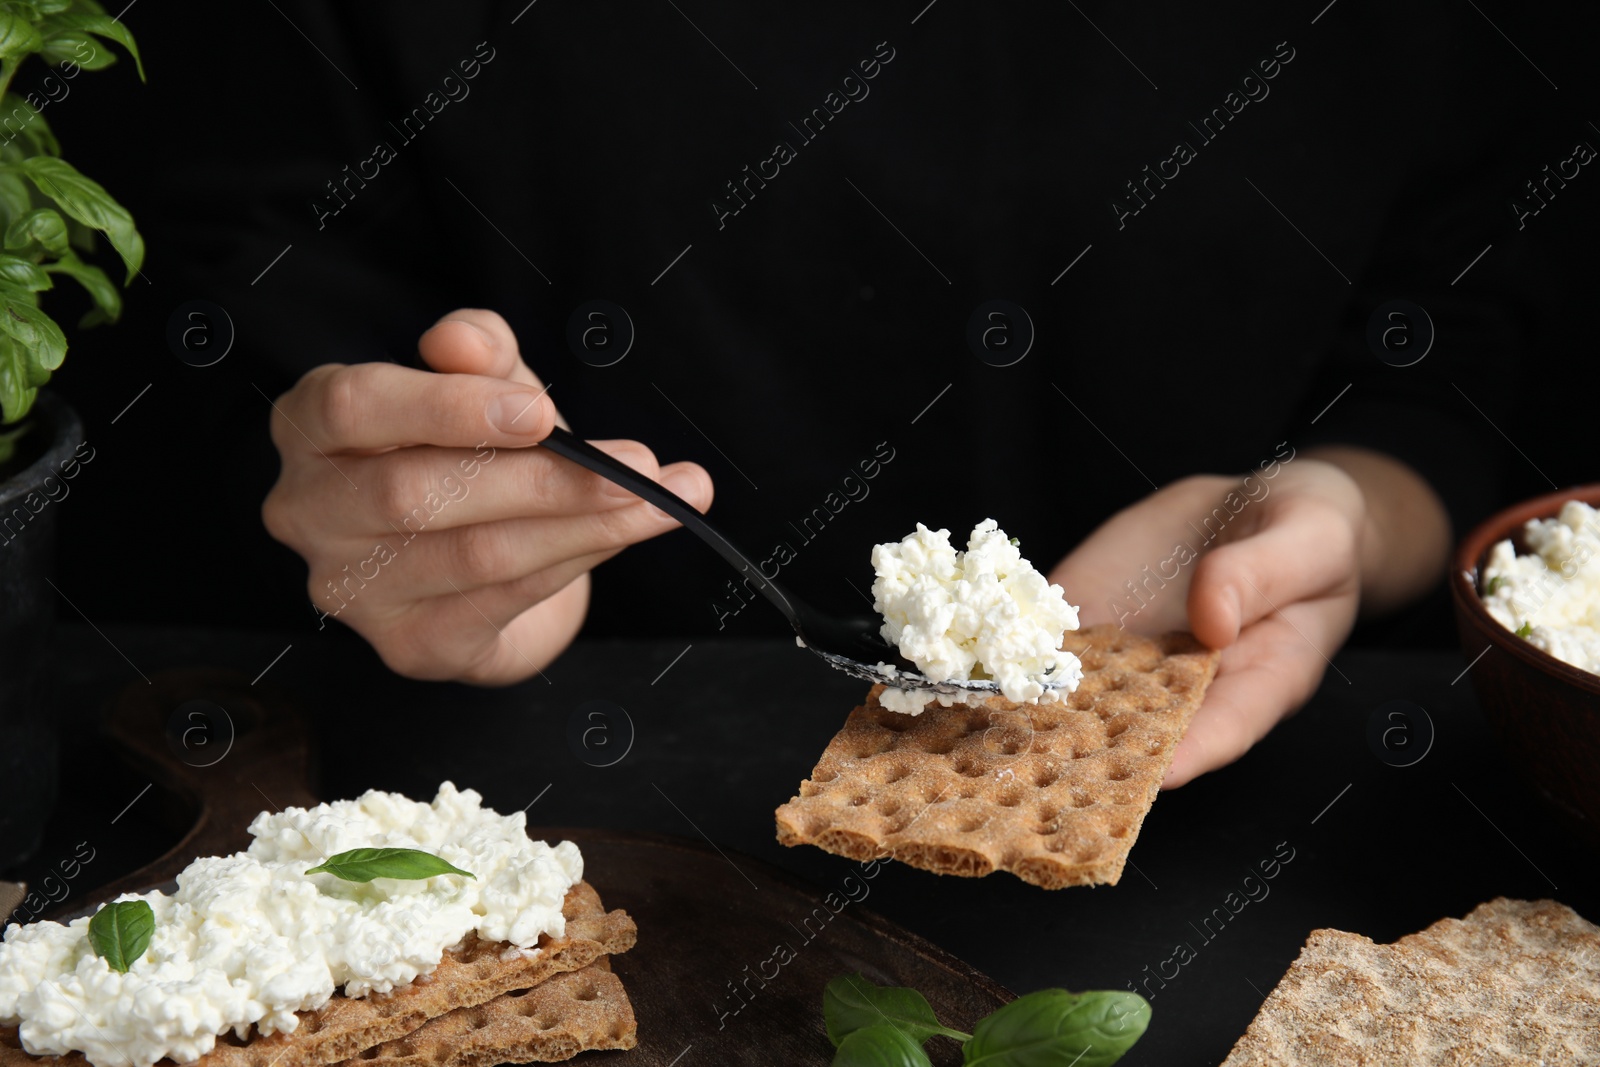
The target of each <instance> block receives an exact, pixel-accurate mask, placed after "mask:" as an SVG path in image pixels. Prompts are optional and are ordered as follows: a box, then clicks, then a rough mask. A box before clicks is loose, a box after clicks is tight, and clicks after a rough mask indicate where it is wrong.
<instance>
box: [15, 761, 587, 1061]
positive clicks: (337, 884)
mask: <svg viewBox="0 0 1600 1067" xmlns="http://www.w3.org/2000/svg"><path fill="white" fill-rule="evenodd" d="M481 802H482V798H481V797H480V796H479V795H478V794H477V793H476V792H474V791H473V790H471V789H467V790H463V791H459V792H458V791H457V790H456V787H455V786H454V785H452V784H451V783H449V782H445V783H444V784H443V785H441V786H440V787H439V794H438V796H437V797H435V798H434V801H433V803H432V804H424V803H420V802H417V801H414V800H409V799H407V798H406V797H404V796H401V795H400V794H398V793H382V792H378V791H377V790H372V791H370V792H368V793H366V794H365V795H363V796H361V797H360V798H359V799H356V800H342V801H336V802H334V803H331V804H318V805H317V806H316V807H313V808H309V809H307V808H288V809H286V810H284V811H282V812H280V813H276V814H273V813H269V812H262V813H261V814H260V815H258V816H256V818H255V819H254V820H253V821H252V822H251V823H250V833H251V835H252V836H254V837H255V841H254V842H253V843H252V844H251V845H250V847H249V849H248V850H246V851H244V852H236V853H234V854H233V855H231V856H203V857H201V858H199V859H197V860H195V861H194V862H193V863H191V864H190V865H189V866H188V867H186V868H185V869H184V871H183V873H182V874H180V875H178V889H177V892H175V893H173V894H172V895H170V896H169V895H167V894H166V893H160V892H152V893H143V894H138V895H134V894H124V895H123V896H122V897H120V898H118V899H120V900H144V901H147V902H148V903H149V905H150V908H151V910H152V911H153V912H154V913H155V931H154V933H153V935H152V936H151V938H150V944H149V948H148V949H147V950H146V951H145V952H144V953H143V954H141V955H140V956H139V958H137V959H135V960H134V961H133V963H132V964H131V966H129V968H128V970H127V971H126V972H120V971H117V970H113V969H112V967H111V966H110V965H109V964H108V963H107V962H106V960H105V959H103V958H101V957H100V956H98V955H96V954H95V952H94V949H93V947H92V945H91V944H90V941H89V937H88V928H89V919H88V918H82V919H74V920H73V921H72V922H71V923H69V924H67V925H62V924H61V923H56V922H36V923H30V924H29V925H27V926H19V925H17V924H15V923H13V924H12V925H11V926H9V927H7V929H6V932H5V940H4V941H3V942H0V1022H5V1023H13V1024H14V1023H20V1024H21V1037H22V1042H23V1046H24V1048H25V1049H26V1050H27V1051H28V1052H31V1053H34V1054H35V1055H50V1054H56V1055H59V1054H62V1053H66V1052H69V1051H72V1050H77V1051H80V1052H82V1053H83V1054H84V1055H85V1056H86V1057H87V1058H88V1060H89V1062H90V1063H91V1064H94V1067H149V1065H150V1064H153V1063H154V1062H155V1061H157V1060H159V1059H161V1058H163V1057H170V1058H171V1059H173V1060H176V1061H177V1062H179V1063H186V1062H190V1061H193V1060H195V1059H198V1058H199V1057H200V1056H202V1055H204V1054H205V1053H207V1052H209V1051H211V1048H212V1046H213V1045H214V1044H215V1043H216V1039H217V1036H218V1035H219V1034H221V1033H224V1032H225V1031H227V1030H230V1029H231V1030H233V1031H234V1032H235V1033H236V1034H238V1035H239V1036H240V1037H245V1036H247V1035H248V1033H249V1030H250V1027H251V1025H252V1024H254V1025H255V1027H256V1028H257V1029H258V1030H259V1032H260V1033H262V1034H271V1033H277V1032H284V1033H291V1032H293V1031H294V1030H295V1029H296V1027H297V1026H298V1025H299V1020H298V1018H296V1016H295V1014H294V1013H295V1012H297V1011H302V1010H307V1009H312V1008H318V1007H321V1006H322V1005H323V1004H325V1003H327V1001H328V998H329V997H331V996H332V995H333V993H334V991H335V990H336V989H338V988H339V987H341V986H342V987H343V989H344V992H345V994H346V995H348V996H353V997H359V996H364V995H365V994H367V993H370V992H379V993H383V992H388V991H389V990H391V989H393V988H394V987H396V986H401V985H405V984H406V983H408V982H411V981H413V980H414V979H416V978H417V977H418V976H419V975H424V974H427V973H428V972H430V971H432V970H433V969H434V968H435V967H437V966H438V965H439V961H440V959H441V957H442V956H443V954H444V951H445V949H447V948H450V947H452V946H454V945H456V944H457V943H459V942H460V941H462V940H463V939H464V938H465V937H466V936H467V935H468V934H472V933H476V934H477V935H478V936H479V937H481V938H483V939H485V940H488V941H509V942H510V943H511V944H512V945H516V946H519V947H523V948H528V947H530V946H534V945H535V944H536V943H537V941H538V939H539V935H540V934H543V933H549V934H551V935H552V936H559V935H561V934H562V933H563V932H564V931H565V928H566V920H565V919H564V917H563V916H562V914H561V905H562V901H563V900H564V898H565V897H566V893H567V890H568V889H569V888H570V887H571V886H572V885H573V884H574V883H576V882H577V881H578V880H579V879H580V878H582V877H583V857H582V856H581V855H580V854H579V852H578V846H577V845H575V844H573V843H572V842H571V841H563V842H561V843H560V844H559V845H556V846H554V847H552V846H550V845H548V844H546V843H544V842H543V841H533V840H530V839H529V837H528V834H527V831H526V830H525V829H524V827H525V824H526V819H525V817H524V816H523V814H522V813H521V812H517V813H515V814H512V815H499V814H496V813H495V812H494V811H491V810H490V809H488V808H485V807H483V806H482V803H481ZM361 848H411V849H418V850H421V851H424V852H428V853H431V854H433V855H436V856H438V857H439V858H441V859H444V860H446V861H447V862H449V863H451V864H453V865H455V866H456V867H459V868H461V869H462V870H465V871H470V872H472V874H473V875H474V877H471V878H468V877H463V876H460V875H438V876H435V877H431V878H426V879H420V880H402V879H398V878H375V879H373V880H372V881H370V882H350V881H344V880H342V879H340V878H337V877H335V876H334V875H332V874H311V875H308V874H306V873H305V872H306V871H307V870H308V869H309V868H311V867H314V866H316V865H318V864H320V863H322V862H323V861H324V860H326V859H328V858H329V857H331V856H334V855H337V854H338V853H341V852H346V851H349V850H351V849H361Z"/></svg>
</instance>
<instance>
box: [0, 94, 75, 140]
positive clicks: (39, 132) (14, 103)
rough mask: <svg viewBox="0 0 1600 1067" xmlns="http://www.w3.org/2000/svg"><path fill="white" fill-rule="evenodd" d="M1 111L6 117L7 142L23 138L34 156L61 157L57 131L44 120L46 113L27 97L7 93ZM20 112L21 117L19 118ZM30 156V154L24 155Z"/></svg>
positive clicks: (2, 101) (1, 103) (1, 101)
mask: <svg viewBox="0 0 1600 1067" xmlns="http://www.w3.org/2000/svg"><path fill="white" fill-rule="evenodd" d="M0 111H3V112H4V113H5V116H6V122H5V125H4V130H5V134H6V142H7V143H10V142H11V141H14V140H16V139H17V138H18V137H21V138H22V139H23V140H24V141H26V142H27V143H28V145H29V146H30V147H32V149H33V152H32V154H33V155H41V156H59V155H60V154H61V142H60V141H58V140H56V135H55V131H54V130H52V129H51V128H50V124H49V123H48V122H46V121H45V120H44V113H43V112H42V111H40V110H39V109H38V108H36V107H34V106H33V104H32V103H30V102H29V101H28V98H27V97H26V96H19V95H17V94H16V93H7V94H6V95H5V99H4V100H0ZM19 112H20V114H21V117H20V118H19V117H18V116H19ZM18 147H21V146H20V145H19V146H18ZM23 154H24V155H28V154H29V153H26V152H25V153H23Z"/></svg>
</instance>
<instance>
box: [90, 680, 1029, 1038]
mask: <svg viewBox="0 0 1600 1067" xmlns="http://www.w3.org/2000/svg"><path fill="white" fill-rule="evenodd" d="M151 682H152V683H153V684H151V685H148V686H147V685H138V686H130V687H129V688H128V689H126V690H125V691H124V692H123V694H122V695H121V697H120V698H119V699H118V700H117V702H116V703H115V705H114V706H113V708H112V710H111V713H110V715H109V717H108V722H107V726H108V729H109V732H110V734H111V736H112V737H113V738H114V739H115V740H116V742H117V743H118V744H119V745H120V746H121V747H122V748H123V749H124V750H125V751H126V753H127V755H128V757H129V758H130V759H131V760H132V761H134V762H135V763H137V764H138V765H139V766H140V767H141V768H143V769H144V770H146V771H147V772H149V773H150V774H151V775H152V777H153V778H154V781H155V783H156V785H157V786H158V787H159V788H163V789H165V790H167V792H168V795H169V798H171V799H173V800H175V801H177V802H180V803H186V804H188V805H189V806H190V808H191V809H192V810H193V811H194V812H195V822H194V828H193V829H192V830H191V831H190V832H189V833H188V834H187V835H186V836H185V837H184V838H183V839H182V840H181V841H180V842H179V843H178V844H177V845H176V846H175V847H174V848H173V849H172V850H171V851H170V852H168V853H167V854H166V855H165V856H162V857H160V858H159V859H157V860H156V861H154V862H153V863H151V864H149V865H147V866H145V867H143V868H141V869H140V870H138V871H135V872H134V873H133V874H131V875H129V876H127V877H126V878H123V879H119V880H118V881H116V882H114V883H112V884H111V885H108V886H105V887H103V888H101V889H100V890H97V891H96V892H95V893H93V894H91V895H90V896H89V897H88V898H87V902H88V904H90V905H93V904H96V903H99V902H101V901H105V900H109V899H111V898H112V897H114V896H115V895H117V894H118V893H122V892H137V891H143V890H145V889H148V888H150V887H153V886H161V885H163V884H164V883H169V882H170V879H171V878H172V877H173V876H174V875H175V874H177V872H178V871H180V870H182V869H183V867H184V866H186V865H187V864H188V863H189V861H190V860H192V859H193V858H194V857H195V856H197V855H208V854H213V855H214V854H224V853H228V852H233V851H237V850H239V849H242V848H244V847H245V846H246V845H248V844H249V840H250V838H249V835H248V834H247V833H246V832H245V827H246V825H247V824H248V823H249V821H250V819H251V818H252V817H253V816H254V815H255V814H256V813H257V812H258V811H260V810H262V809H264V808H282V807H286V806H289V805H302V806H303V805H308V804H314V803H317V800H316V798H315V797H314V796H313V794H312V792H311V788H310V781H311V773H312V765H313V754H312V750H311V746H310V743H309V735H308V733H307V731H306V728H305V723H304V721H303V719H302V718H301V716H300V715H299V713H298V711H297V710H296V708H295V707H294V705H293V703H292V702H291V701H290V700H289V699H288V697H287V696H286V695H285V694H284V693H282V692H280V691H277V690H274V689H272V688H269V687H264V686H257V687H253V686H251V685H249V684H248V682H247V681H246V679H245V678H244V676H242V675H237V674H234V673H233V672H227V671H214V670H186V671H173V672H167V673H165V674H161V675H157V676H155V677H153V678H152V679H151ZM202 701H203V702H206V704H198V703H195V702H202ZM207 704H209V705H210V706H211V708H221V709H222V714H221V715H219V714H218V713H217V712H216V711H213V710H210V708H208V707H207V706H206V705H207ZM197 711H198V712H200V713H201V714H200V715H199V716H198V717H197V716H196V715H195V714H194V713H195V712H197ZM202 730H203V731H205V733H204V734H201V733H199V732H197V731H202ZM185 731H188V734H187V737H185ZM202 739H203V741H202ZM223 744H227V745H228V746H229V747H228V749H227V755H226V758H216V759H215V762H210V761H211V760H213V759H214V758H215V757H217V756H218V754H219V753H221V751H222V749H221V747H220V746H221V745H223ZM207 746H213V747H209V748H208V747H207ZM529 833H530V834H532V835H533V836H535V837H540V838H544V839H547V840H551V841H555V840H560V839H570V840H572V841H575V842H577V844H578V846H579V847H580V848H581V849H582V850H583V858H584V877H585V879H586V880H587V881H588V882H589V883H590V884H592V885H593V886H594V887H595V888H596V889H597V890H598V891H599V892H600V896H601V899H602V900H603V901H604V902H605V904H606V906H607V907H608V908H623V909H625V910H626V911H627V912H628V913H629V914H630V915H632V916H633V919H634V921H635V922H636V923H637V924H638V927H639V941H638V944H637V945H636V946H635V947H634V948H633V949H632V950H631V951H629V952H627V953H625V954H623V955H621V956H617V957H615V958H614V959H613V961H612V962H613V968H614V970H615V971H616V972H617V974H618V975H619V976H620V977H621V979H622V983H623V986H624V987H625V988H626V989H627V991H628V996H629V998H630V999H631V1000H632V1002H633V1007H634V1012H635V1014H636V1015H637V1017H638V1021H639V1045H638V1047H637V1048H635V1049H632V1050H630V1051H627V1052H591V1053H585V1054H583V1055H582V1056H579V1057H578V1058H577V1059H575V1060H573V1061H571V1062H574V1063H596V1064H598V1063H611V1062H615V1063H617V1064H619V1065H621V1064H628V1065H638V1067H676V1065H681V1067H692V1065H695V1064H743V1063H774V1064H813V1063H814V1064H826V1063H828V1062H829V1060H830V1059H831V1058H832V1054H833V1048H832V1045H831V1044H830V1043H829V1042H828V1038H827V1034H826V1032H825V1031H824V1029H823V1025H822V989H823V986H825V985H826V984H827V982H828V981H829V980H830V979H832V978H833V977H835V976H836V975H840V974H845V973H849V972H853V971H859V972H861V973H862V974H864V975H866V976H867V977H868V978H870V979H871V980H873V981H875V982H878V983H880V984H895V985H909V986H914V987H916V988H917V989H919V990H921V991H922V992H923V994H924V995H926V996H927V998H928V1000H929V1002H930V1003H932V1005H933V1007H934V1010H935V1012H936V1013H937V1014H938V1016H939V1018H940V1020H941V1021H942V1022H944V1023H945V1025H947V1026H953V1027H955V1028H957V1029H960V1030H967V1031H970V1030H971V1029H972V1025H973V1024H974V1023H975V1022H976V1021H977V1020H978V1019H980V1018H982V1017H983V1016H984V1015H987V1014H988V1013H990V1012H992V1011H994V1010H995V1009H996V1008H998V1007H1000V1006H1001V1005H1002V1004H1004V1003H1006V1002H1007V1001H1009V1000H1011V999H1012V996H1013V994H1011V993H1010V992H1009V991H1007V990H1006V989H1005V988H1004V987H1002V986H1000V985H999V984H997V983H995V982H994V981H992V980H991V979H989V978H987V977H985V976H984V975H983V974H981V973H979V972H978V971H976V970H974V969H973V968H971V967H969V966H967V965H966V964H964V963H962V962H961V961H960V960H958V959H956V958H955V957H954V956H951V955H950V954H949V953H947V952H945V951H943V950H942V949H940V948H938V947H937V946H935V945H933V944H931V943H930V942H927V941H925V940H923V939H922V938H920V937H918V936H916V935H915V934H912V933H910V932H909V931H907V930H904V929H902V928H900V927H898V926H896V925H895V924H893V923H891V922H889V921H888V920H887V919H884V918H882V917H881V916H879V915H877V914H876V913H875V912H873V911H872V910H871V908H870V906H869V902H870V900H871V895H872V892H873V887H874V885H875V882H874V878H875V876H876V874H877V871H876V870H875V869H874V868H872V867H870V866H869V867H866V868H863V867H862V866H860V865H856V864H852V865H850V866H849V867H848V868H846V869H845V870H844V872H843V873H841V874H840V876H839V881H838V884H836V885H825V886H809V885H807V884H805V883H803V882H801V881H800V880H798V879H796V878H794V877H793V876H791V875H789V874H787V873H785V872H783V871H781V870H779V869H777V868H775V867H772V866H769V865H768V864H766V863H763V862H762V861H760V860H756V859H753V858H751V857H748V856H744V855H742V854H739V853H730V854H728V855H723V854H722V853H720V852H716V851H713V850H712V849H709V848H706V847H705V846H703V845H701V844H700V843H699V842H695V841H689V840H686V839H681V838H675V837H666V836H659V835H650V834H640V833H633V832H629V831H625V830H605V829H592V828H591V829H580V828H572V829H562V828H554V829H546V828H539V827H530V828H529ZM929 1052H930V1054H931V1055H932V1057H933V1059H934V1062H935V1063H938V1064H957V1063H959V1062H960V1052H959V1049H958V1047H957V1045H956V1044H955V1043H954V1042H952V1041H949V1040H948V1039H945V1038H936V1039H934V1040H933V1041H932V1042H930V1045H929Z"/></svg>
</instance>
